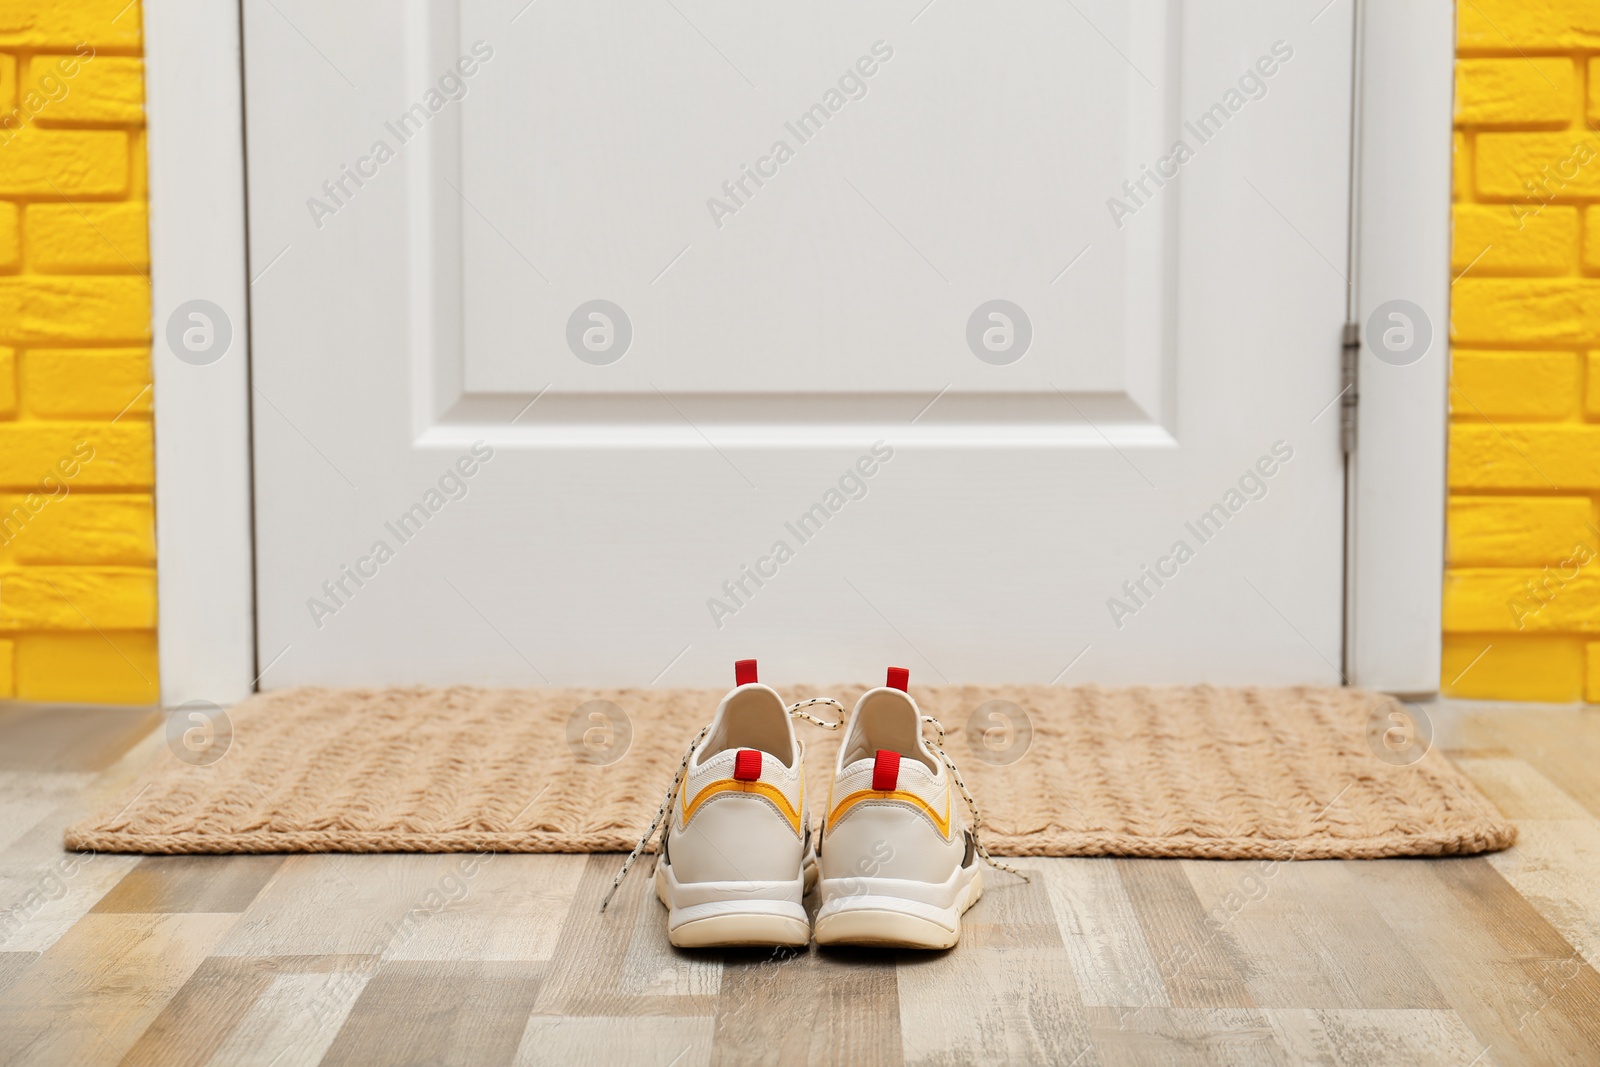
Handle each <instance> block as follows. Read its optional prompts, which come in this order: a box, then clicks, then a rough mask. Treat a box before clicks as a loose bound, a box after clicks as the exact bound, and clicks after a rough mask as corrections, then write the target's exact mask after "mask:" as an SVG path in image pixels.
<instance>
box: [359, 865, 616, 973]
mask: <svg viewBox="0 0 1600 1067" xmlns="http://www.w3.org/2000/svg"><path fill="white" fill-rule="evenodd" d="M436 859H438V860H440V861H442V862H440V863H439V864H438V866H439V868H440V873H439V875H438V879H437V884H436V885H434V886H433V887H432V888H433V889H435V890H436V891H437V893H438V895H439V897H442V898H443V903H442V904H439V905H438V907H437V908H434V907H433V905H434V904H435V903H437V900H436V898H431V897H430V898H428V899H427V900H425V901H423V906H422V908H421V909H420V910H419V911H415V912H414V913H413V914H412V916H411V920H410V922H409V923H407V925H406V928H405V929H406V931H409V932H408V933H406V934H405V935H404V936H397V937H396V938H395V940H394V941H393V942H392V943H391V944H390V946H389V949H388V951H387V952H386V953H385V954H384V956H385V958H386V959H390V960H452V959H457V960H459V959H474V960H496V961H523V962H530V961H534V960H548V959H549V958H550V956H551V953H553V952H554V951H555V946H556V940H557V938H558V937H559V936H560V934H561V927H562V924H563V923H565V922H566V916H567V913H568V911H570V910H571V908H572V901H573V897H574V895H575V894H576V893H577V890H578V881H579V879H580V878H581V877H582V875H583V870H584V867H585V865H586V864H587V857H585V856H529V855H495V854H493V853H470V852H466V853H459V854H456V855H454V856H440V857H436Z"/></svg>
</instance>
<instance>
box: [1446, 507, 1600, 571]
mask: <svg viewBox="0 0 1600 1067" xmlns="http://www.w3.org/2000/svg"><path fill="white" fill-rule="evenodd" d="M1447 514H1448V522H1447V524H1446V529H1447V530H1448V531H1449V533H1448V536H1447V537H1446V539H1445V564H1446V565H1447V566H1450V567H1493V566H1499V567H1542V566H1544V565H1545V564H1547V563H1559V562H1560V561H1561V560H1563V559H1566V558H1568V557H1569V556H1571V555H1572V551H1573V548H1574V547H1575V546H1577V545H1579V544H1585V545H1589V546H1591V547H1595V546H1597V545H1600V530H1597V529H1596V528H1595V525H1594V514H1593V507H1592V505H1591V504H1590V502H1589V498H1588V497H1581V496H1456V497H1451V498H1450V502H1449V507H1448V512H1447Z"/></svg>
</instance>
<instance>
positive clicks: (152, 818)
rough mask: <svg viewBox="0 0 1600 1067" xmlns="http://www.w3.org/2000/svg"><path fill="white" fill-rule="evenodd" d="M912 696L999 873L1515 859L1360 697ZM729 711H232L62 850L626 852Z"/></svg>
mask: <svg viewBox="0 0 1600 1067" xmlns="http://www.w3.org/2000/svg"><path fill="white" fill-rule="evenodd" d="M912 691H913V693H914V694H915V695H916V697H917V698H918V700H919V701H920V702H921V703H922V705H923V708H924V710H925V711H927V712H929V713H931V714H934V715H937V716H938V717H939V718H940V719H941V720H942V721H943V722H944V724H945V726H946V727H947V729H948V731H949V737H948V740H947V743H946V748H947V750H948V751H949V752H950V754H951V756H952V757H953V758H954V759H955V760H956V763H957V765H958V766H960V767H961V769H962V771H963V774H964V777H965V778H966V780H967V782H968V784H969V786H970V787H971V789H972V791H973V793H974V794H975V795H976V797H977V799H978V802H979V804H980V805H982V806H983V810H984V816H985V819H986V824H985V835H986V837H987V839H988V842H989V844H990V847H991V848H992V849H993V850H994V851H995V852H997V853H1000V854H1005V855H1029V856H1072V855H1124V856H1194V857H1205V858H1215V859H1222V858H1270V859H1288V858H1297V859H1317V858H1329V857H1346V858H1359V857H1379V856H1414V855H1415V856H1429V855H1443V854H1461V853H1472V852H1484V851H1492V850H1495V849H1501V848H1505V847H1506V846H1508V845H1510V844H1511V842H1512V840H1513V839H1514V838H1515V829H1514V828H1513V826H1512V825H1511V823H1510V822H1509V821H1508V820H1507V819H1505V818H1504V817H1503V816H1502V815H1501V814H1500V813H1499V812H1498V811H1496V810H1495V808H1494V806H1493V805H1492V804H1491V803H1490V802H1489V801H1488V800H1486V799H1485V798H1484V797H1483V796H1482V794H1480V793H1479V792H1478V791H1477V790H1476V789H1475V788H1473V786H1472V784H1471V783H1470V782H1468V781H1467V780H1466V779H1465V778H1464V777H1463V776H1462V775H1461V774H1460V773H1458V772H1457V771H1456V770H1455V768H1454V767H1452V766H1451V765H1450V764H1449V762H1448V761H1447V760H1446V759H1444V757H1443V756H1441V755H1440V754H1439V753H1438V752H1436V751H1433V752H1429V753H1428V754H1427V755H1426V756H1424V757H1423V758H1422V759H1420V760H1419V761H1417V762H1414V763H1412V764H1409V765H1397V764H1395V763H1394V762H1391V761H1389V760H1385V759H1380V758H1379V756H1378V755H1377V754H1375V753H1378V752H1384V751H1387V750H1385V749H1384V748H1383V746H1382V744H1381V743H1378V744H1375V743H1374V742H1372V741H1370V740H1369V734H1371V735H1372V736H1374V737H1376V736H1377V735H1378V734H1380V733H1381V732H1382V730H1383V729H1385V728H1387V727H1388V725H1389V724H1388V722H1387V719H1386V713H1385V712H1384V709H1383V705H1384V704H1385V702H1386V698H1384V697H1382V696H1378V695H1375V694H1371V693H1365V692H1361V691H1359V690H1349V689H1215V688H1210V687H1194V688H1166V689H1100V688H1095V687H1088V688H1062V687H1047V686H1033V687H982V688H979V687H956V686H951V687H915V686H914V687H913V690H912ZM819 693H820V694H826V695H831V696H836V697H838V698H839V699H841V700H843V701H844V702H845V703H846V704H847V705H849V704H850V703H852V702H853V701H854V700H855V698H856V697H857V696H858V695H859V694H860V693H861V689H860V688H859V687H857V688H849V687H842V686H841V687H836V688H834V689H826V688H823V689H808V690H801V689H793V690H785V696H786V697H787V698H789V699H791V700H794V699H799V698H801V697H802V696H812V695H817V694H819ZM721 695H722V694H721V692H720V691H709V690H683V689H678V690H672V689H651V690H640V689H634V690H577V689H567V690H492V689H473V688H465V687H461V688H453V689H447V690H429V689H388V690H320V689H299V690H285V691H279V692H274V693H268V694H263V695H259V696H256V697H254V698H252V699H250V700H248V701H246V702H245V703H243V704H241V705H239V706H237V707H235V708H234V709H232V712H231V719H232V742H231V745H230V747H229V748H228V749H227V751H226V753H225V754H224V755H223V756H222V757H221V758H220V759H218V760H217V761H216V762H214V763H211V764H210V765H207V766H196V765H192V764H191V763H189V762H185V761H184V760H183V759H180V758H179V756H178V755H177V754H176V753H177V752H179V751H181V750H182V746H181V744H177V743H174V744H173V745H171V746H163V747H162V748H161V750H160V755H159V757H158V758H157V759H156V761H155V763H154V766H153V767H152V768H151V769H150V771H149V772H148V774H147V775H146V777H145V778H144V779H143V780H141V781H140V782H138V783H137V784H135V785H134V786H133V788H131V789H130V790H129V791H128V792H127V794H126V795H124V796H122V797H120V798H119V799H117V800H116V801H115V802H114V803H112V804H111V805H110V806H109V807H108V808H107V810H106V811H105V812H103V813H101V814H100V815H98V816H97V817H95V818H93V819H90V820H89V821H87V822H85V823H82V824H80V825H78V826H74V827H72V828H70V829H69V830H68V831H67V833H66V844H67V846H68V847H69V848H84V849H87V848H92V849H98V850H102V851H113V852H157V853H166V852H302V851H346V852H375V851H458V850H469V849H486V850H487V849H495V850H501V851H521V852H596V851H612V850H624V849H627V848H630V847H632V845H633V843H634V841H635V840H636V839H637V838H638V836H639V834H640V833H642V832H643V830H644V828H645V826H646V825H648V823H649V820H650V817H651V816H652V814H653V813H654V812H655V808H656V805H657V804H658V803H659V802H660V800H661V795H662V792H663V791H664V790H665V788H666V787H667V786H668V785H669V784H670V783H671V781H672V775H673V772H674V771H675V770H676V769H677V765H678V761H679V759H680V758H681V756H682V754H683V750H684V747H685V746H686V745H687V744H688V742H689V740H690V739H691V738H692V737H693V735H694V733H695V731H696V730H698V729H699V727H700V726H701V725H703V724H704V722H705V721H706V719H708V718H709V716H710V713H711V711H712V709H713V708H714V707H715V705H716V701H717V699H718V698H719V697H720V696H721ZM594 700H605V701H610V702H612V703H613V704H614V705H615V706H617V707H619V708H621V709H622V710H623V712H625V714H626V716H627V720H628V722H627V724H624V723H622V722H621V721H620V720H619V721H617V722H614V723H610V722H608V721H607V720H606V718H604V717H602V718H598V719H596V718H592V717H591V713H592V712H596V711H599V712H602V713H604V712H605V707H606V706H605V705H592V706H590V707H589V708H587V709H585V710H584V712H583V714H582V715H580V716H578V718H577V720H574V719H573V712H574V711H575V710H576V709H579V708H580V706H582V705H584V704H585V703H586V702H588V701H594ZM995 700H1000V701H1008V702H1010V704H1011V705H1014V706H1015V707H1016V708H1020V709H1022V714H1019V713H1018V712H1016V711H1015V710H1010V711H1009V714H1008V715H1003V716H1002V717H999V718H995V717H992V716H990V715H989V714H988V713H989V712H992V711H996V710H998V711H1000V712H1002V713H1005V712H1007V711H1008V709H1007V707H1006V706H1005V705H991V706H990V707H988V708H987V709H985V711H984V715H983V719H982V723H983V725H984V727H985V728H986V729H987V730H989V731H990V732H989V734H988V736H987V739H986V740H987V744H988V747H987V748H982V747H980V748H978V749H977V750H976V751H975V750H974V747H973V745H972V743H971V741H970V740H969V737H968V733H969V729H968V721H969V718H970V717H971V716H972V715H973V712H974V711H975V709H978V708H980V706H982V705H985V704H986V702H989V701H995ZM611 718H613V719H618V718H619V717H618V716H617V715H616V713H614V712H613V713H611ZM574 721H575V722H576V725H573V723H574ZM1008 722H1009V723H1010V724H1011V725H1010V727H1009V728H1008V726H1007V723H1008ZM629 727H631V734H632V737H631V742H629V743H628V747H627V750H626V752H625V754H623V755H621V756H620V758H617V759H616V760H615V761H614V762H611V763H609V764H599V763H593V762H588V761H591V760H598V759H605V758H608V757H609V756H611V755H614V754H615V753H617V752H619V751H620V750H621V743H622V740H623V736H624V734H625V733H627V731H628V728H629ZM1030 728H1031V738H1028V737H1026V735H1027V733H1028V732H1029V730H1030ZM796 729H797V730H798V731H799V733H800V736H801V738H802V739H803V740H804V741H805V742H806V744H807V746H808V749H809V755H808V760H807V768H808V772H809V775H808V782H809V791H810V795H811V803H812V812H813V818H814V819H815V818H816V817H817V814H816V813H817V812H819V811H820V809H821V806H822V804H823V803H824V802H825V791H826V789H827V780H828V776H829V768H830V767H831V762H832V758H833V755H834V751H835V747H836V745H837V744H838V735H837V733H829V732H825V731H823V730H821V729H819V728H817V727H815V726H812V725H810V724H808V723H804V722H797V723H796ZM585 731H588V735H587V737H586V738H585V736H584V733H585ZM569 734H570V735H571V738H572V740H571V741H569ZM1024 743H1026V747H1025V748H1024V747H1023V746H1024ZM608 746H610V747H608ZM1392 758H1393V757H1391V759H1392ZM1005 760H1012V762H1000V761H1005Z"/></svg>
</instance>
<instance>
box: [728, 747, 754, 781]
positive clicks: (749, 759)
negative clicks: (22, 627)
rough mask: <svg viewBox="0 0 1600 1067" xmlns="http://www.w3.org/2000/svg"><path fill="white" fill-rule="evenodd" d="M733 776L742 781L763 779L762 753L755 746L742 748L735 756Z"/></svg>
mask: <svg viewBox="0 0 1600 1067" xmlns="http://www.w3.org/2000/svg"><path fill="white" fill-rule="evenodd" d="M733 776H734V778H735V779H737V780H738V781H741V782H759V781H760V780H761V753H759V752H757V751H756V750H755V749H753V748H741V749H740V750H739V754H738V755H737V756H734V757H733Z"/></svg>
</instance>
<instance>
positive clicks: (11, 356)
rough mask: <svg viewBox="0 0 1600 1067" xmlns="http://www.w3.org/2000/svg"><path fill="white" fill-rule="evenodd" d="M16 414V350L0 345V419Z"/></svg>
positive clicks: (13, 416) (12, 416)
mask: <svg viewBox="0 0 1600 1067" xmlns="http://www.w3.org/2000/svg"><path fill="white" fill-rule="evenodd" d="M16 414H17V351H16V349H14V348H5V347H3V346H0V419H10V418H15V417H16Z"/></svg>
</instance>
